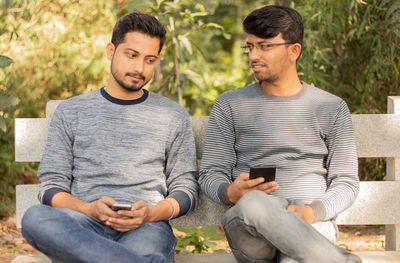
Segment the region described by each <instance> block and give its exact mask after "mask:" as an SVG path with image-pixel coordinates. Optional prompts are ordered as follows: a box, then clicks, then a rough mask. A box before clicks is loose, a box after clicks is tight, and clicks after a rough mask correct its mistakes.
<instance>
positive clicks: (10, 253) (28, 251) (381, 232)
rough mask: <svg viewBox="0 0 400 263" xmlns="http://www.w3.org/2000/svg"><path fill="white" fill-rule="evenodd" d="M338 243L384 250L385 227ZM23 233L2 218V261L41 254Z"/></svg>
mask: <svg viewBox="0 0 400 263" xmlns="http://www.w3.org/2000/svg"><path fill="white" fill-rule="evenodd" d="M339 229H340V235H339V237H340V238H339V240H338V242H337V245H339V246H341V247H343V248H345V249H348V250H350V251H367V250H372V251H373V250H375V251H376V250H384V249H385V228H384V227H366V226H356V227H350V226H346V227H344V226H340V227H339ZM218 248H224V249H226V248H228V245H227V242H226V241H221V244H218ZM40 254H41V253H40V252H39V251H37V250H35V249H34V248H32V247H31V246H30V245H29V244H28V243H26V241H25V239H24V238H23V237H22V235H21V231H20V229H17V228H16V226H15V215H14V216H12V217H9V218H6V219H3V220H0V263H5V262H7V263H8V262H11V260H13V259H14V258H15V257H16V256H17V255H40Z"/></svg>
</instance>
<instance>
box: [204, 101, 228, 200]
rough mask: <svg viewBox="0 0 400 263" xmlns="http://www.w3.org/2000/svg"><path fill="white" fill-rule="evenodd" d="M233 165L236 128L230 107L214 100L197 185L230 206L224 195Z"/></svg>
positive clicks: (213, 198)
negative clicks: (198, 183)
mask: <svg viewBox="0 0 400 263" xmlns="http://www.w3.org/2000/svg"><path fill="white" fill-rule="evenodd" d="M235 165H236V151H235V130H234V125H233V120H232V114H231V109H230V106H229V105H228V104H226V105H223V104H222V103H220V101H219V100H218V99H217V100H216V101H215V104H214V107H213V109H212V111H211V114H210V119H209V121H208V130H207V136H206V143H205V146H204V150H203V156H202V161H201V166H200V186H201V189H202V191H203V192H204V193H205V194H206V195H207V196H208V197H210V198H211V199H212V200H214V201H216V202H219V203H223V204H227V205H232V203H231V202H230V201H229V199H228V196H227V189H228V186H229V185H230V184H231V183H232V170H233V167H234V166H235Z"/></svg>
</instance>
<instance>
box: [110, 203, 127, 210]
mask: <svg viewBox="0 0 400 263" xmlns="http://www.w3.org/2000/svg"><path fill="white" fill-rule="evenodd" d="M111 209H112V210H114V211H118V210H132V204H123V203H114V204H112V205H111Z"/></svg>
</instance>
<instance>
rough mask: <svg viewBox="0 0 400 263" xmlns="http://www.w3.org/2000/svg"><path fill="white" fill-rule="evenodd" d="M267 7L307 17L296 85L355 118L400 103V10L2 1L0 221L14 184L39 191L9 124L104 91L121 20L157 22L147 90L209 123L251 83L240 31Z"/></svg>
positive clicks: (176, 0) (307, 4)
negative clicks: (390, 101) (396, 98)
mask: <svg viewBox="0 0 400 263" xmlns="http://www.w3.org/2000/svg"><path fill="white" fill-rule="evenodd" d="M268 4H280V5H286V6H291V7H293V8H295V9H297V10H298V11H299V12H300V13H301V15H302V16H303V19H304V24H305V36H304V51H303V55H302V58H301V60H300V61H299V64H298V71H299V74H300V77H301V79H302V80H304V81H306V82H308V83H310V84H314V85H315V86H317V87H320V88H322V89H324V90H327V91H329V92H331V93H333V94H336V95H338V96H340V97H342V98H343V99H344V100H345V101H346V102H347V103H348V105H349V107H350V110H351V112H352V113H386V100H387V96H390V95H400V90H399V86H400V72H399V71H400V31H399V28H400V0H377V1H373V0H337V1H330V0H280V1H279V0H271V1H261V0H242V1H241V0H197V1H190V0H130V1H129V0H107V1H101V0H86V1H79V0H69V1H68V0H51V1H50V0H1V2H0V55H1V56H0V136H1V138H0V218H1V217H4V216H7V215H9V214H10V213H12V212H13V210H14V203H15V202H14V200H13V198H14V187H15V185H16V184H20V183H34V182H37V181H36V170H37V164H35V163H15V162H14V152H13V147H14V146H13V144H14V137H13V125H14V119H15V118H17V117H24V118H37V117H44V116H45V112H44V109H45V104H46V103H47V101H48V100H51V99H67V98H70V97H71V96H74V95H78V94H81V93H85V92H88V91H90V90H94V89H98V88H99V87H101V86H103V85H105V84H106V83H107V79H108V75H109V61H107V59H106V55H105V45H106V44H107V42H109V41H110V39H111V32H112V28H113V26H114V24H115V21H116V20H117V18H118V17H120V16H121V15H123V14H124V13H126V12H129V11H134V10H138V11H144V12H147V13H151V14H153V15H156V16H157V17H158V18H159V20H160V21H161V22H162V23H163V24H164V25H165V26H166V27H167V29H168V40H167V42H166V46H165V48H164V50H163V51H162V53H161V62H160V63H159V65H158V66H157V70H156V73H155V77H154V79H153V81H152V82H151V84H150V85H149V86H147V88H148V89H149V90H150V91H153V92H157V93H160V94H162V95H164V96H167V97H169V98H171V99H173V100H175V101H177V102H179V103H181V104H182V105H183V106H185V107H186V108H187V109H188V111H189V113H190V114H191V115H208V114H209V112H210V110H211V107H212V105H213V102H214V100H215V99H216V98H217V97H218V96H219V95H220V94H221V93H223V92H224V91H227V90H230V89H234V88H238V87H241V86H244V85H246V84H248V83H251V82H253V81H254V78H253V76H252V75H251V74H249V70H248V66H247V59H246V57H245V56H244V55H242V54H241V51H240V45H241V44H242V43H243V40H244V33H243V30H242V26H241V22H242V21H243V19H244V17H245V16H246V15H247V14H248V13H250V12H251V11H252V10H253V9H255V8H257V7H261V6H263V5H268ZM384 174H385V160H384V159H360V178H361V179H362V180H382V179H384ZM207 231H208V230H207ZM207 231H205V230H204V231H202V230H201V229H195V230H193V229H191V230H190V231H189V230H188V231H186V232H187V233H188V236H192V237H193V238H192V239H191V240H188V239H187V240H186V241H184V242H186V243H190V242H195V243H196V242H197V243H196V244H197V247H196V245H195V248H196V249H197V248H198V249H197V250H196V249H195V250H194V251H193V252H196V251H201V250H202V249H201V247H202V246H209V245H210V244H206V243H201V242H202V241H201V240H200V241H199V240H197V239H196V238H197V237H198V236H199V235H201V234H202V233H203V234H204V233H206V232H207ZM196 240H197V241H196ZM199 242H200V244H198V243H199ZM178 250H180V251H184V250H185V247H178ZM186 252H187V251H186Z"/></svg>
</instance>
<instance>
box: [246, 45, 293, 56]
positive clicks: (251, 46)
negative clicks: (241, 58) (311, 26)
mask: <svg viewBox="0 0 400 263" xmlns="http://www.w3.org/2000/svg"><path fill="white" fill-rule="evenodd" d="M295 43H296V42H285V43H270V44H260V45H256V46H255V45H250V44H248V45H244V46H241V48H242V51H243V53H244V54H249V53H250V52H251V51H252V50H253V48H254V47H256V48H259V49H260V50H261V51H268V49H269V48H270V47H274V46H283V45H291V44H295ZM257 46H258V47H257Z"/></svg>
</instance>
